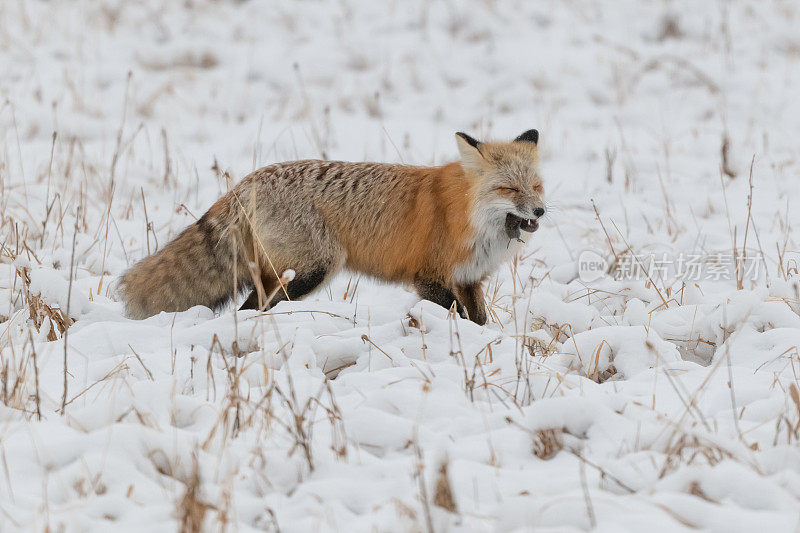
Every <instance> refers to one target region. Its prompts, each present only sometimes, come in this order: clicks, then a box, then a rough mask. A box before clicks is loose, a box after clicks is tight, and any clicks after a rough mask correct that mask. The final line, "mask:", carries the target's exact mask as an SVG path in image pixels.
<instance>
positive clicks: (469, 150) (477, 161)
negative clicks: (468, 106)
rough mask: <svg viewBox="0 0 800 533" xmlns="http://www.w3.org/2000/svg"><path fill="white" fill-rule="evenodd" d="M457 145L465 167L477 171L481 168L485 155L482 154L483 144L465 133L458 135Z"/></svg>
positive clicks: (458, 133)
mask: <svg viewBox="0 0 800 533" xmlns="http://www.w3.org/2000/svg"><path fill="white" fill-rule="evenodd" d="M456 144H458V151H459V153H460V154H461V162H462V163H463V164H464V166H465V167H467V168H471V169H473V170H477V169H479V168H480V167H481V161H482V160H483V154H481V143H480V142H478V141H477V140H475V139H474V138H472V137H470V136H469V135H467V134H466V133H464V132H461V131H459V132H457V133H456Z"/></svg>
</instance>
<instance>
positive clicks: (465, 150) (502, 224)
mask: <svg viewBox="0 0 800 533" xmlns="http://www.w3.org/2000/svg"><path fill="white" fill-rule="evenodd" d="M456 142H457V143H458V150H459V152H460V153H461V166H462V168H463V169H464V172H465V173H467V174H468V175H470V176H471V177H472V178H473V179H474V180H475V185H476V190H475V205H474V208H473V213H472V217H473V222H474V224H475V225H476V227H480V228H481V229H483V230H486V229H489V228H492V227H497V228H498V229H501V228H502V229H504V230H505V232H506V233H507V234H508V237H509V238H510V239H515V238H516V239H519V238H520V231H526V232H533V231H536V230H537V229H538V227H539V222H538V219H539V218H540V217H542V216H544V212H545V203H544V188H543V186H542V178H541V176H540V175H539V153H538V144H539V132H538V131H537V130H528V131H526V132H525V133H523V134H522V135H520V136H519V137H517V138H516V139H514V140H513V141H511V142H479V141H477V140H475V139H473V138H472V137H470V136H469V135H467V134H466V133H461V132H458V133H456Z"/></svg>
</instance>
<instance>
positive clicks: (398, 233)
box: [120, 130, 545, 324]
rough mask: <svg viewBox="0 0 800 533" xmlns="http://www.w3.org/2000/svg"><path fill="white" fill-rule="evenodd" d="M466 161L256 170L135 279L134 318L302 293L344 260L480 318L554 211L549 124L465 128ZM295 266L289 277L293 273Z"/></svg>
mask: <svg viewBox="0 0 800 533" xmlns="http://www.w3.org/2000/svg"><path fill="white" fill-rule="evenodd" d="M456 142H457V144H458V150H459V152H460V155H461V160H460V162H455V163H450V164H447V165H444V166H440V167H416V166H408V165H395V164H384V163H348V162H341V161H317V160H308V161H294V162H287V163H279V164H275V165H270V166H268V167H264V168H261V169H259V170H256V171H255V172H253V173H251V174H250V175H248V176H247V177H245V178H244V179H243V180H242V181H241V182H240V183H239V184H237V185H236V186H235V187H234V188H233V189H231V191H230V192H228V193H227V194H226V195H225V196H223V197H222V198H220V199H219V200H218V201H217V202H216V203H215V204H214V205H212V206H211V208H210V209H209V210H208V211H207V212H206V213H205V214H204V215H203V216H202V217H201V218H200V219H199V220H198V221H197V222H195V223H194V224H192V225H191V226H189V227H188V228H186V229H185V230H184V231H183V232H182V233H181V234H180V235H178V236H177V237H176V238H175V239H174V240H173V241H172V242H170V243H169V244H167V245H166V246H165V247H164V248H162V249H161V250H159V251H158V252H156V253H155V254H153V255H151V256H149V257H145V258H144V259H142V260H141V261H139V262H138V263H137V264H135V265H134V266H133V267H132V268H131V269H130V270H128V271H127V272H126V273H125V274H124V275H123V276H122V279H121V284H120V288H121V296H122V298H123V300H124V302H125V305H126V310H127V313H128V315H129V316H130V317H132V318H137V319H140V318H146V317H148V316H151V315H154V314H156V313H159V312H160V311H183V310H185V309H188V308H189V307H191V306H193V305H198V304H202V305H205V306H208V307H211V308H218V307H220V306H222V305H224V304H225V303H227V302H228V301H230V300H231V299H232V298H234V297H235V296H236V295H237V294H238V293H239V292H241V291H243V290H250V291H252V292H251V293H250V295H249V297H248V298H247V299H246V301H245V302H244V304H243V305H242V307H241V308H242V309H269V308H271V307H272V306H274V305H275V304H277V303H278V302H280V301H282V300H286V299H290V300H294V299H297V298H301V297H303V296H305V295H307V294H308V293H310V292H311V291H313V290H314V289H316V288H317V287H319V286H320V285H321V284H323V283H324V282H325V281H326V280H328V279H330V278H331V277H332V276H333V275H334V274H335V273H336V272H338V271H339V270H341V269H342V268H349V269H352V270H355V271H358V272H362V273H364V274H367V275H370V276H374V277H376V278H379V279H382V280H386V281H391V282H406V283H410V284H412V285H413V286H414V288H415V289H416V290H417V292H418V293H419V295H420V297H422V298H424V299H427V300H430V301H432V302H434V303H437V304H439V305H441V306H443V307H446V308H450V307H451V306H452V305H455V306H456V310H457V312H458V313H459V314H460V315H461V316H462V317H464V318H469V319H470V320H472V321H473V322H476V323H478V324H485V323H486V320H487V316H486V307H485V302H484V297H483V290H482V288H481V283H482V282H483V281H484V280H485V279H486V278H487V277H488V276H489V275H490V274H492V273H493V272H494V271H495V270H496V269H497V268H498V267H499V266H500V265H501V264H502V263H503V262H504V261H506V260H507V259H508V258H510V257H511V256H512V255H513V254H514V253H515V252H516V251H517V250H518V248H519V246H520V245H521V244H522V243H524V241H523V240H522V238H521V237H522V232H525V233H526V234H530V233H532V232H534V231H536V229H537V228H538V227H539V223H538V219H539V218H540V217H542V216H543V215H544V213H545V203H544V190H543V187H542V179H541V177H540V175H539V170H538V142H539V132H538V131H537V130H528V131H526V132H525V133H523V134H522V135H520V136H519V137H517V138H516V139H514V140H513V141H511V142H479V141H477V140H475V139H474V138H472V137H470V136H469V135H467V134H465V133H461V132H459V133H456ZM289 269H291V270H294V271H295V273H296V274H295V277H294V278H293V279H292V280H291V281H289V282H288V283H286V282H285V278H284V281H282V278H281V273H283V272H284V271H286V270H289Z"/></svg>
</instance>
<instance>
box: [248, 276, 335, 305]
mask: <svg viewBox="0 0 800 533" xmlns="http://www.w3.org/2000/svg"><path fill="white" fill-rule="evenodd" d="M330 273H331V268H330V267H328V266H325V265H316V266H314V267H311V268H306V269H303V270H302V271H300V272H298V273H296V274H295V277H294V279H293V280H292V281H290V282H289V283H287V284H286V286H285V287H281V286H280V283H279V282H278V280H277V279H276V278H275V276H274V275H273V276H271V277H269V278H268V279H266V280H265V279H264V278H265V277H266V276H262V284H263V285H264V292H265V293H266V297H267V298H269V297H270V295H271V294H272V293H273V292H275V294H274V295H273V296H272V298H271V299H270V301H269V302H267V304H266V305H264V306H263V308H264V309H271V308H272V307H275V305H277V304H278V302H282V301H283V300H286V299H287V296H288V299H289V300H298V299H300V298H302V297H303V296H305V295H307V294H308V293H310V292H311V291H313V290H314V289H316V288H317V287H319V286H320V285H322V283H323V282H324V281H325V279H326V278H327V277H328V276H329V274H330ZM276 288H277V292H276V291H275V289H276ZM258 299H259V298H258V291H257V290H256V289H253V292H251V293H250V296H248V297H247V300H245V302H244V303H243V304H242V306H241V307H240V308H239V309H240V310H242V309H258V308H259V302H258Z"/></svg>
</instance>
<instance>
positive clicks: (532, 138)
mask: <svg viewBox="0 0 800 533" xmlns="http://www.w3.org/2000/svg"><path fill="white" fill-rule="evenodd" d="M514 142H518V143H519V142H522V143H533V144H539V130H528V131H526V132H525V133H523V134H522V135H520V136H519V137H517V138H516V139H514Z"/></svg>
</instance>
